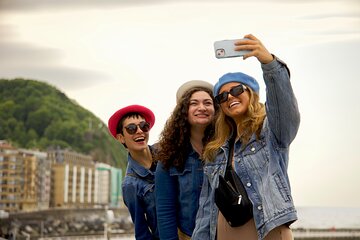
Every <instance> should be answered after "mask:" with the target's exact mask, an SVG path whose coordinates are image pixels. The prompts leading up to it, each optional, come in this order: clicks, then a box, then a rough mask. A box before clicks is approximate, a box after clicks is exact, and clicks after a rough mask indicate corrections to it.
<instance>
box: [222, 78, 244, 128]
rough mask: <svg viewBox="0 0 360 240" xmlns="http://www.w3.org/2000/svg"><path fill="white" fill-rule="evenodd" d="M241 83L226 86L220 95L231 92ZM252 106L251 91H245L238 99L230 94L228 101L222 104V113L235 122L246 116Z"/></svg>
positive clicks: (231, 83)
mask: <svg viewBox="0 0 360 240" xmlns="http://www.w3.org/2000/svg"><path fill="white" fill-rule="evenodd" d="M238 85H239V83H237V82H230V83H227V84H224V85H223V86H222V87H221V88H220V91H219V94H221V93H223V92H229V91H230V89H232V88H233V87H235V86H238ZM249 104H250V93H249V91H247V90H245V91H244V92H243V93H242V94H240V95H239V96H237V97H234V96H232V95H231V94H228V99H227V101H225V102H223V103H221V104H220V107H221V109H222V111H223V112H224V113H225V115H227V116H229V117H231V118H233V119H234V120H235V121H236V119H239V118H241V117H242V116H244V115H245V113H246V112H247V110H248V107H249Z"/></svg>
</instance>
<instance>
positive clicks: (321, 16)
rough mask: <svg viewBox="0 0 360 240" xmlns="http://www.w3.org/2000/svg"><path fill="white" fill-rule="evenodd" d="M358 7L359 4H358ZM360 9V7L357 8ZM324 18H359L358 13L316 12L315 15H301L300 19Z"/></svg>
mask: <svg viewBox="0 0 360 240" xmlns="http://www.w3.org/2000/svg"><path fill="white" fill-rule="evenodd" d="M359 7H360V4H359ZM359 9H360V8H359ZM326 18H357V19H358V20H360V15H359V13H356V12H354V13H343V14H337V13H335V14H316V15H306V16H303V17H301V19H306V20H320V19H326Z"/></svg>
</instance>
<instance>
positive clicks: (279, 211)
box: [191, 59, 300, 240]
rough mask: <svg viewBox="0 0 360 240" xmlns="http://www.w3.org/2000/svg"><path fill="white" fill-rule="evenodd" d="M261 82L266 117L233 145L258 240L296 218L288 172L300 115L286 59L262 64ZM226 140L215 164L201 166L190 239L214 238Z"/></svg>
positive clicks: (227, 149) (237, 168)
mask: <svg viewBox="0 0 360 240" xmlns="http://www.w3.org/2000/svg"><path fill="white" fill-rule="evenodd" d="M262 69H263V76H264V80H265V85H266V114H267V116H266V118H265V120H264V123H263V126H262V130H261V133H260V139H256V136H255V134H254V135H253V136H252V137H251V139H250V141H249V142H248V143H247V144H246V146H241V143H240V142H239V141H237V142H236V143H235V146H234V165H235V171H236V173H237V174H238V176H239V177H240V179H241V181H242V182H243V184H244V186H245V189H246V191H247V193H248V196H249V198H250V200H251V202H252V203H253V215H254V221H255V225H256V229H257V233H258V239H263V238H264V237H265V236H266V235H267V234H268V233H269V232H270V231H271V230H272V229H274V228H276V227H278V226H280V225H283V224H287V225H290V224H291V223H292V222H294V221H295V220H297V213H296V209H295V207H294V203H293V199H292V197H291V189H290V182H289V178H288V174H287V168H288V161H289V147H290V143H291V142H292V141H293V140H294V138H295V136H296V133H297V131H298V128H299V124H300V113H299V110H298V106H297V101H296V98H295V95H294V93H293V90H292V87H291V83H290V76H289V75H290V73H289V72H288V69H287V67H286V65H285V63H283V62H281V61H280V60H278V59H276V60H275V61H272V62H271V63H269V64H263V65H262ZM228 144H229V141H227V142H226V143H225V144H224V145H223V146H222V147H221V149H220V151H219V153H218V154H217V156H216V158H215V160H214V162H207V163H206V165H205V166H204V182H203V187H202V192H201V196H200V207H199V211H198V214H197V219H196V227H195V230H194V233H193V236H192V238H191V239H192V240H203V239H208V240H214V239H215V237H216V226H217V218H218V211H219V210H218V208H217V206H216V204H215V201H214V190H215V188H217V187H218V184H219V180H218V179H219V175H224V173H225V168H226V163H227V161H228V154H229V145H228Z"/></svg>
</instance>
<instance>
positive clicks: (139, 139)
mask: <svg viewBox="0 0 360 240" xmlns="http://www.w3.org/2000/svg"><path fill="white" fill-rule="evenodd" d="M144 140H145V138H144V137H138V138H135V139H134V141H135V142H139V141H144Z"/></svg>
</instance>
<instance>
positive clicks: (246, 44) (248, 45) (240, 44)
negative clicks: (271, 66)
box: [235, 34, 274, 64]
mask: <svg viewBox="0 0 360 240" xmlns="http://www.w3.org/2000/svg"><path fill="white" fill-rule="evenodd" d="M244 38H247V39H241V40H239V41H237V42H235V50H236V51H240V50H250V52H249V53H247V54H245V55H244V56H243V59H244V60H245V59H247V58H248V57H253V56H254V57H256V58H257V59H258V60H259V62H261V63H263V64H267V63H270V62H271V61H272V60H273V59H274V57H273V55H271V53H270V52H269V51H268V50H267V49H266V48H265V46H264V45H263V44H262V43H261V41H260V40H259V39H257V38H256V37H255V36H253V35H252V34H247V35H245V36H244Z"/></svg>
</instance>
